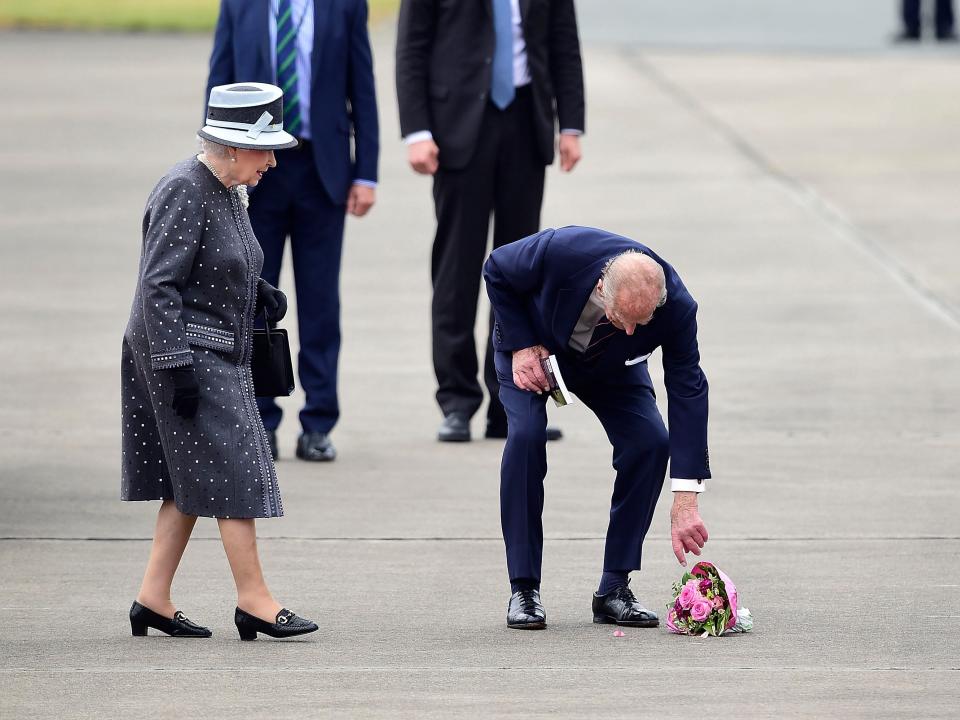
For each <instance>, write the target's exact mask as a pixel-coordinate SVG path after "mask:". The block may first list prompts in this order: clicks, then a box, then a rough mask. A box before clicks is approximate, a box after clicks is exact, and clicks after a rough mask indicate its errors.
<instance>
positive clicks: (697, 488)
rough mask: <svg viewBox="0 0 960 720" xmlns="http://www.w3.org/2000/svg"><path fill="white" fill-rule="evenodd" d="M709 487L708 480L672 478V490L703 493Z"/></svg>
mask: <svg viewBox="0 0 960 720" xmlns="http://www.w3.org/2000/svg"><path fill="white" fill-rule="evenodd" d="M706 489H707V482H706V480H689V479H687V478H670V491H671V492H695V493H701V492H703V491H704V490H706Z"/></svg>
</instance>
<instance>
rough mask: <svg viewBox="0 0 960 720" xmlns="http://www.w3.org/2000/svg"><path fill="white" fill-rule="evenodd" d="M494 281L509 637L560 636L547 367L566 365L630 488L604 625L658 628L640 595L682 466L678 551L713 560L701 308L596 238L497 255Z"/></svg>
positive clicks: (530, 243) (518, 245) (604, 599)
mask: <svg viewBox="0 0 960 720" xmlns="http://www.w3.org/2000/svg"><path fill="white" fill-rule="evenodd" d="M483 276H484V279H485V281H486V285H487V293H488V294H489V296H490V302H491V303H492V305H493V312H494V315H495V318H496V324H495V326H494V331H493V346H494V349H495V351H496V355H495V360H496V368H497V376H498V378H499V381H500V399H501V400H502V401H503V405H504V407H505V408H506V411H507V419H508V435H507V443H506V446H505V447H504V450H503V463H502V466H501V482H500V513H501V523H502V527H503V538H504V542H505V544H506V551H507V569H508V571H509V573H510V586H511V590H512V595H511V597H510V603H509V606H508V609H507V626H508V627H511V628H522V629H541V628H544V627H546V613H545V612H544V609H543V605H542V604H541V602H540V565H541V558H542V554H543V525H542V522H541V515H542V512H543V479H544V477H545V475H546V473H547V457H546V435H545V428H546V423H547V415H546V408H545V406H544V405H545V403H546V400H547V397H548V395H547V394H546V392H545V391H547V390H549V384H548V382H547V378H546V377H545V375H544V372H543V370H542V368H541V364H540V359H541V358H544V357H547V356H549V355H550V354H555V355H556V357H557V361H558V364H559V368H560V372H561V375H562V376H563V378H564V380H565V382H566V385H567V387H568V388H569V390H571V391H572V392H573V393H575V394H576V395H577V397H578V398H579V399H580V400H581V401H582V402H583V403H584V404H585V405H586V406H587V407H589V408H590V409H591V410H592V411H593V412H594V413H595V414H596V416H597V417H598V418H599V420H600V422H601V423H602V424H603V428H604V430H605V431H606V433H607V437H608V438H609V439H610V443H611V445H613V467H614V469H615V470H616V479H615V480H614V485H613V498H612V501H611V505H610V524H609V526H608V528H607V539H606V548H605V551H604V560H603V574H602V576H601V579H600V587H599V588H598V590H597V592H596V593H594V596H593V621H594V622H595V623H616V624H619V625H631V626H635V627H656V626H657V625H658V623H659V620H658V619H657V616H656V614H655V613H653V612H651V611H650V610H647V609H646V608H644V607H643V606H642V605H641V604H640V603H639V602H638V601H637V599H636V597H635V596H634V594H633V593H632V592H631V591H630V588H629V586H628V583H629V579H628V576H629V573H630V571H631V570H637V569H639V568H640V558H641V552H642V546H643V538H644V536H645V535H646V534H647V529H648V528H649V527H650V520H651V518H652V517H653V511H654V508H655V506H656V502H657V498H658V496H659V494H660V489H661V487H662V485H663V479H664V475H665V473H666V468H667V459H668V458H669V459H670V470H671V472H670V474H671V477H672V478H673V479H672V490H673V497H674V500H673V509H672V511H671V514H670V518H671V524H672V538H673V550H674V553H675V554H676V556H677V559H678V560H679V561H680V564H681V565H685V564H686V560H685V553H686V552H692V553H694V554H696V555H699V554H700V548H702V547H703V545H704V543H705V542H706V541H707V529H706V527H705V526H704V524H703V521H702V520H701V519H700V513H699V511H698V509H697V495H698V493H700V492H701V491H702V490H703V489H704V480H705V479H706V478H709V477H710V466H709V458H708V453H707V379H706V377H704V374H703V372H702V370H701V369H700V353H699V351H698V349H697V320H696V316H697V303H696V302H695V301H694V299H693V298H692V297H691V296H690V293H689V292H687V289H686V288H685V287H684V285H683V283H682V282H681V280H680V277H679V276H678V275H677V273H676V271H675V270H674V269H673V268H672V267H671V266H670V265H668V264H667V263H666V262H664V261H663V260H662V259H660V257H658V256H657V255H656V254H655V253H654V252H652V251H651V250H650V249H649V248H647V247H645V246H643V245H641V244H640V243H637V242H634V241H633V240H630V239H628V238H625V237H620V236H618V235H613V234H612V233H609V232H605V231H603V230H596V229H593V228H585V227H576V226H573V227H565V228H560V229H559V230H544V231H543V232H540V233H537V234H536V235H531V236H530V237H527V238H524V239H522V240H518V241H517V242H514V243H511V244H509V245H505V246H503V247H501V248H498V249H497V250H494V251H493V254H492V255H491V256H490V258H489V259H488V260H487V262H486V264H485V265H484V270H483ZM658 347H659V348H661V349H662V352H663V369H664V382H665V385H666V389H667V398H668V417H669V424H670V431H669V433H668V432H667V429H666V428H665V427H664V424H663V420H662V419H661V417H660V413H659V412H658V410H657V405H656V401H655V398H654V392H653V385H652V383H651V381H650V374H649V372H648V371H647V358H648V357H649V356H650V354H651V353H652V352H653V351H654V350H655V349H656V348H658Z"/></svg>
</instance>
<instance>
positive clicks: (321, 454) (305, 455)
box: [297, 432, 337, 462]
mask: <svg viewBox="0 0 960 720" xmlns="http://www.w3.org/2000/svg"><path fill="white" fill-rule="evenodd" d="M297 457H298V458H300V459H301V460H310V461H312V462H330V461H331V460H336V458H337V449H336V448H335V447H334V446H333V443H332V442H330V436H329V435H327V434H326V433H322V432H305V433H303V434H302V435H301V436H300V439H299V440H297Z"/></svg>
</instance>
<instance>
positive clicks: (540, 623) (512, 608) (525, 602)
mask: <svg viewBox="0 0 960 720" xmlns="http://www.w3.org/2000/svg"><path fill="white" fill-rule="evenodd" d="M546 626H547V612H546V610H544V609H543V604H541V602H540V591H539V590H535V589H534V588H527V589H523V590H517V591H516V592H515V593H514V594H513V595H511V596H510V604H509V605H507V627H508V628H513V629H514V630H543V629H544V628H545V627H546Z"/></svg>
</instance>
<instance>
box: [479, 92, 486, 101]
mask: <svg viewBox="0 0 960 720" xmlns="http://www.w3.org/2000/svg"><path fill="white" fill-rule="evenodd" d="M477 97H479V98H480V99H481V100H486V99H487V94H486V93H485V92H482V93H480V94H479V95H478V96H477Z"/></svg>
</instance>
